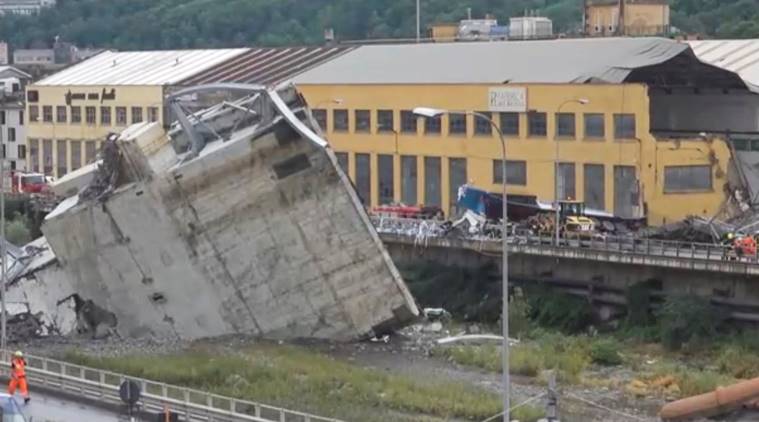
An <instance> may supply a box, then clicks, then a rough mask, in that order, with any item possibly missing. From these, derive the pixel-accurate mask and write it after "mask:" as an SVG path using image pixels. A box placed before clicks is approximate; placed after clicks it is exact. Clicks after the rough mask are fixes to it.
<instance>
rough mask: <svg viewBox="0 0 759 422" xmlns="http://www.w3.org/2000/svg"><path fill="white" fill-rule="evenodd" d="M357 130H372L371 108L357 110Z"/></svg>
mask: <svg viewBox="0 0 759 422" xmlns="http://www.w3.org/2000/svg"><path fill="white" fill-rule="evenodd" d="M355 113H356V132H370V131H371V129H372V114H371V112H370V111H369V110H356V111H355Z"/></svg>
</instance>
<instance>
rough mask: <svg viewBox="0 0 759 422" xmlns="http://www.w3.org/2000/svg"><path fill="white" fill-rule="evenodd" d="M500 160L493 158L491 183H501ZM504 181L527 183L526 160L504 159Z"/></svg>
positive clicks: (509, 183) (518, 183)
mask: <svg viewBox="0 0 759 422" xmlns="http://www.w3.org/2000/svg"><path fill="white" fill-rule="evenodd" d="M501 162H502V160H493V183H495V184H498V185H500V184H503V168H501ZM506 181H507V183H506V184H508V185H519V186H526V185H527V162H526V161H512V160H506Z"/></svg>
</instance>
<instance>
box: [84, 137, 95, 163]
mask: <svg viewBox="0 0 759 422" xmlns="http://www.w3.org/2000/svg"><path fill="white" fill-rule="evenodd" d="M96 155H97V145H96V144H95V141H86V142H85V144H84V161H85V162H86V163H87V164H89V163H92V162H93V161H95V156H96Z"/></svg>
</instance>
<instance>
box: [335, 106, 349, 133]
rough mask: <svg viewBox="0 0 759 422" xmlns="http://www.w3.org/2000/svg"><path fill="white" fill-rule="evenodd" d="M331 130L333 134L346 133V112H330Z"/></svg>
mask: <svg viewBox="0 0 759 422" xmlns="http://www.w3.org/2000/svg"><path fill="white" fill-rule="evenodd" d="M332 130H333V131H335V132H347V131H348V110H333V111H332Z"/></svg>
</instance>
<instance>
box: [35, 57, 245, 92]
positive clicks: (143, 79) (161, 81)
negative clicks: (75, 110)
mask: <svg viewBox="0 0 759 422" xmlns="http://www.w3.org/2000/svg"><path fill="white" fill-rule="evenodd" d="M248 51H249V49H247V48H234V49H217V50H168V51H133V52H113V51H105V52H103V53H101V54H98V55H96V56H94V57H92V58H90V59H88V60H85V61H83V62H81V63H78V64H76V65H74V66H71V67H69V68H67V69H64V70H62V71H60V72H58V73H56V74H54V75H52V76H49V77H47V78H45V79H42V80H41V81H39V82H37V83H35V85H42V86H51V85H174V84H176V83H178V82H180V81H182V80H185V79H187V78H190V77H192V76H194V75H197V74H198V73H200V72H203V71H205V70H207V69H210V68H213V67H214V66H217V65H219V64H221V63H224V62H226V61H228V60H230V59H232V58H235V57H237V56H239V55H242V54H244V53H247V52H248Z"/></svg>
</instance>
